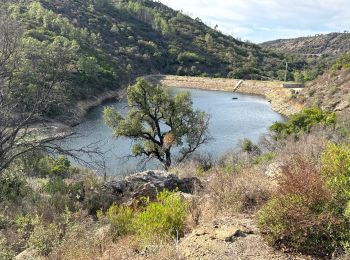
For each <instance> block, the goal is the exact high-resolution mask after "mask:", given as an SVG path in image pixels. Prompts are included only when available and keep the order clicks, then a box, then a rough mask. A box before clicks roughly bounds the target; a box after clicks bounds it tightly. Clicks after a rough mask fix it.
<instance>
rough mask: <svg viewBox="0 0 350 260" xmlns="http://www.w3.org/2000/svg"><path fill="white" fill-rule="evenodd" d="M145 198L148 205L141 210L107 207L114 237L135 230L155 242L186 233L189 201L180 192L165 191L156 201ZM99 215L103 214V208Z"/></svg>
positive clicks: (107, 216) (144, 239)
mask: <svg viewBox="0 0 350 260" xmlns="http://www.w3.org/2000/svg"><path fill="white" fill-rule="evenodd" d="M143 202H144V203H146V206H144V207H143V208H141V209H140V210H139V211H134V210H132V209H131V208H130V207H127V206H118V205H113V206H111V207H110V208H109V209H108V210H107V213H106V219H107V221H108V222H109V223H110V224H111V226H112V232H113V234H114V235H115V237H117V236H122V235H126V234H136V235H137V236H138V237H139V239H140V240H142V241H144V242H146V243H149V242H151V243H152V242H156V241H158V242H159V241H161V240H169V239H171V238H174V237H178V236H182V235H183V231H184V223H185V219H186V216H187V209H188V205H187V203H186V202H185V201H183V200H182V198H181V197H180V196H179V195H178V194H176V193H175V192H169V191H163V192H161V193H159V194H158V195H157V200H156V201H154V202H149V199H148V198H145V199H144V201H143ZM98 215H99V218H101V211H99V212H98Z"/></svg>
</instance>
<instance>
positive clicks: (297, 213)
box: [258, 144, 350, 255]
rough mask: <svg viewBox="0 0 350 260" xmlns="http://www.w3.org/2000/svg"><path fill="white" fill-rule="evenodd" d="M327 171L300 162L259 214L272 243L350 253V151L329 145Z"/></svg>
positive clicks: (285, 173) (294, 161) (287, 168)
mask: <svg viewBox="0 0 350 260" xmlns="http://www.w3.org/2000/svg"><path fill="white" fill-rule="evenodd" d="M321 161H322V164H321V167H319V166H317V165H315V164H314V163H313V162H310V161H308V160H307V158H302V157H301V156H294V157H293V158H291V160H290V161H289V162H288V163H287V165H286V166H284V167H283V169H282V170H283V174H282V175H281V176H280V178H279V190H278V191H277V194H276V195H275V197H274V198H273V199H271V200H270V201H269V202H268V203H267V204H266V205H265V206H264V207H263V208H262V209H261V210H260V211H259V214H258V225H259V228H260V230H261V231H262V233H263V234H265V236H266V238H267V241H268V242H269V243H270V244H271V245H273V246H276V247H279V248H288V249H292V250H296V251H299V252H302V253H308V254H318V255H331V254H332V253H333V252H334V251H336V250H339V249H341V250H343V251H347V250H349V248H350V232H349V230H350V218H349V217H350V207H349V205H350V181H349V179H350V145H336V144H329V145H328V146H327V147H326V149H325V151H324V153H323V155H322V160H321Z"/></svg>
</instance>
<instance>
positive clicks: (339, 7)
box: [161, 0, 350, 42]
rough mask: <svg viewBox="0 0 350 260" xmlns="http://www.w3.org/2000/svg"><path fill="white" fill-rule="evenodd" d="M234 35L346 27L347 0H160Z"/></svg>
mask: <svg viewBox="0 0 350 260" xmlns="http://www.w3.org/2000/svg"><path fill="white" fill-rule="evenodd" d="M161 2H163V3H164V4H167V5H169V6H170V7H172V8H174V9H176V10H183V11H184V12H185V13H187V14H190V15H191V16H192V17H199V18H200V19H202V20H203V21H204V22H205V23H207V24H208V25H210V26H215V24H218V25H219V29H220V30H221V31H223V32H225V33H228V34H233V35H234V36H236V37H240V38H243V39H247V40H251V41H253V42H262V41H266V40H273V39H278V38H291V37H298V36H307V35H312V34H317V33H327V32H334V31H344V30H349V25H350V8H348V7H350V6H349V0H293V1H285V0H231V1H226V0H176V1H173V0H172V1H171V0H161Z"/></svg>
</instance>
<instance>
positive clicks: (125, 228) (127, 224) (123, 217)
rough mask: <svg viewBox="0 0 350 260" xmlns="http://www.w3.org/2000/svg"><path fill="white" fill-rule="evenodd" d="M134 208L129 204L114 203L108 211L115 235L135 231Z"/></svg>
mask: <svg viewBox="0 0 350 260" xmlns="http://www.w3.org/2000/svg"><path fill="white" fill-rule="evenodd" d="M133 216H134V214H133V210H132V209H131V208H130V207H127V206H118V205H112V206H111V207H110V208H109V209H108V210H107V212H106V218H107V220H108V222H109V223H110V224H111V227H112V232H113V235H114V236H115V237H117V236H122V235H126V234H130V233H132V232H133V226H132V222H133Z"/></svg>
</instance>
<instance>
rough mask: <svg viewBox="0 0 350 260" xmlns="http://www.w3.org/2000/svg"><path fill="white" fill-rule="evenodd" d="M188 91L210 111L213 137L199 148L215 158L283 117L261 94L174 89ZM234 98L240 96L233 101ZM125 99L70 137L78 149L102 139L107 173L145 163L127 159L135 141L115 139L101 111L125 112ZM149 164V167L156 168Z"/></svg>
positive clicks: (95, 114) (197, 104)
mask: <svg viewBox="0 0 350 260" xmlns="http://www.w3.org/2000/svg"><path fill="white" fill-rule="evenodd" d="M173 91H174V92H177V91H189V92H190V93H191V95H192V99H193V105H194V107H196V108H199V109H201V110H204V111H206V112H207V113H209V114H210V117H211V118H210V127H209V131H210V134H211V136H212V138H213V140H211V141H210V142H209V143H208V144H206V145H205V146H203V147H202V148H201V149H200V151H201V152H208V153H211V154H212V155H213V156H214V157H219V156H220V155H223V154H224V153H225V152H226V151H227V150H229V149H232V148H235V147H237V145H238V143H239V141H240V140H241V139H243V138H249V139H251V140H252V141H254V142H256V141H258V139H259V137H260V136H261V135H262V134H264V133H266V132H267V129H268V127H269V126H270V125H271V124H273V123H274V122H276V121H281V120H283V117H282V116H281V115H279V114H278V113H276V112H274V111H272V109H271V106H270V104H269V103H268V102H267V101H266V100H265V99H263V98H261V97H256V96H249V95H242V94H237V93H229V92H220V91H206V90H198V89H174V90H173ZM232 97H237V98H238V99H237V100H233V99H232ZM126 105H127V102H126V100H123V101H120V102H113V103H108V104H105V105H101V106H99V107H97V108H95V109H93V110H92V111H91V112H90V113H89V114H88V115H87V117H86V120H85V121H84V122H83V123H82V124H80V125H78V126H77V127H75V131H76V132H78V133H79V134H81V135H83V136H82V137H79V138H76V139H74V140H70V141H69V143H68V144H67V145H69V146H70V147H71V148H78V147H82V146H86V145H89V144H91V143H95V142H99V144H98V145H99V147H100V148H101V149H102V150H103V151H104V152H106V153H105V166H106V171H107V174H108V175H123V174H127V173H129V172H132V171H135V170H143V169H144V167H146V166H145V165H139V163H138V162H139V159H134V158H133V159H126V158H125V157H127V156H128V155H129V152H130V147H131V145H132V142H131V141H130V140H128V139H118V140H117V139H115V138H113V136H112V130H111V129H110V128H109V127H108V126H106V124H105V123H104V121H103V117H102V111H103V108H104V107H105V106H114V107H115V108H117V109H118V110H121V111H123V112H124V113H125V112H126ZM155 167H156V165H155V164H154V163H149V164H148V165H147V168H155Z"/></svg>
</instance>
